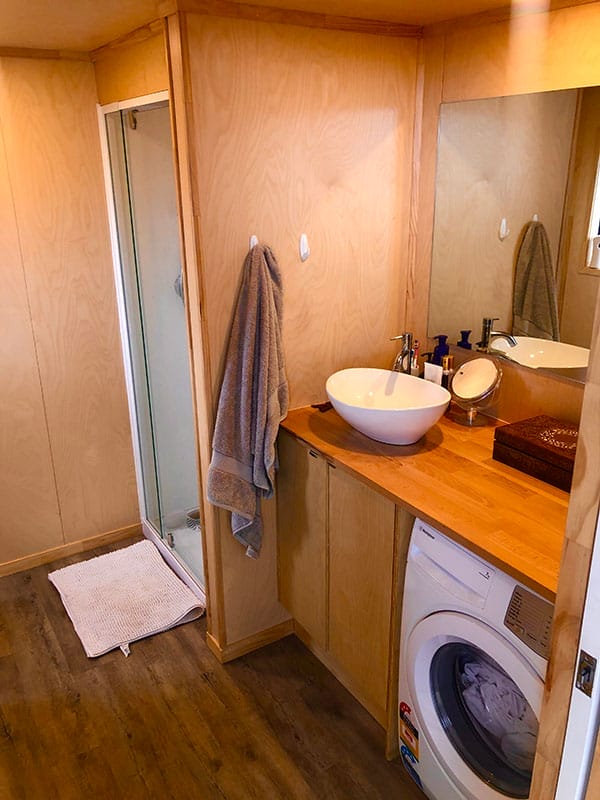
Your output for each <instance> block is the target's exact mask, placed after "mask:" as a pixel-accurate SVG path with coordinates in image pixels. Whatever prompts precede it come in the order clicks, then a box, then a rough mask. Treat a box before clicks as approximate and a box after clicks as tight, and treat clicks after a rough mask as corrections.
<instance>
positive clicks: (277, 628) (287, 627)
mask: <svg viewBox="0 0 600 800" xmlns="http://www.w3.org/2000/svg"><path fill="white" fill-rule="evenodd" d="M293 632H294V623H293V621H292V620H291V619H288V620H286V621H285V622H280V623H279V625H274V626H273V627H272V628H267V630H265V631H260V633H255V634H253V635H252V636H247V637H246V638H245V639H240V641H239V642H234V643H233V644H229V645H226V646H225V647H221V645H220V644H219V643H218V642H217V640H216V639H215V638H214V637H213V636H212V635H211V634H210V633H207V634H206V644H207V645H208V648H209V650H210V651H211V653H212V654H213V655H214V656H216V657H217V658H218V660H219V661H220V662H221V664H226V663H227V662H228V661H233V660H234V659H235V658H239V657H240V656H245V655H246V654H247V653H251V652H252V651H253V650H258V649H259V647H264V646H265V645H267V644H272V643H273V642H278V641H279V639H284V638H285V637H286V636H289V635H290V634H291V633H293Z"/></svg>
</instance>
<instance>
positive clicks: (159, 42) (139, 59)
mask: <svg viewBox="0 0 600 800" xmlns="http://www.w3.org/2000/svg"><path fill="white" fill-rule="evenodd" d="M93 60H94V73H95V76H96V87H97V91H98V102H99V103H100V105H105V104H107V103H115V102H117V101H119V100H128V99H130V98H132V97H141V96H142V95H145V94H152V93H153V92H161V91H163V90H165V89H168V88H169V75H168V70H167V59H166V55H165V42H164V36H163V33H162V31H160V30H159V31H158V32H157V33H155V34H154V35H152V36H149V37H148V38H147V39H143V40H142V41H132V42H130V43H121V44H119V46H118V47H105V48H102V50H100V51H97V53H95V54H94V56H93Z"/></svg>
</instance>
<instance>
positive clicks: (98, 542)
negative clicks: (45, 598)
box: [0, 523, 142, 577]
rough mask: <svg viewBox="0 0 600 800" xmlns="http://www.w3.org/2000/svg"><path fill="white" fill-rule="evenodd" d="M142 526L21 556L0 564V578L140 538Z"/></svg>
mask: <svg viewBox="0 0 600 800" xmlns="http://www.w3.org/2000/svg"><path fill="white" fill-rule="evenodd" d="M141 535H142V526H141V525H140V523H136V524H135V525H127V526H126V527H125V528H117V529H116V530H114V531H107V532H106V533H99V534H98V535H97V536H91V537H90V538H89V539H81V540H80V541H78V542H69V543H68V544H61V545H60V546H59V547H52V548H51V549H50V550H43V551H42V552H41V553H33V554H32V555H30V556H23V557H22V558H16V559H14V561H6V562H5V563H4V564H0V577H2V576H4V575H14V573H15V572H23V571H24V570H26V569H33V568H34V567H39V566H41V565H42V564H49V563H50V562H52V561H57V560H58V559H59V558H65V557H66V556H72V555H75V554H76V553H85V552H86V551H87V550H95V549H96V547H104V545H107V544H112V543H113V542H119V541H120V540H121V539H127V538H128V537H129V536H141Z"/></svg>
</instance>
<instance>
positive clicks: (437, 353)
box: [431, 334, 450, 367]
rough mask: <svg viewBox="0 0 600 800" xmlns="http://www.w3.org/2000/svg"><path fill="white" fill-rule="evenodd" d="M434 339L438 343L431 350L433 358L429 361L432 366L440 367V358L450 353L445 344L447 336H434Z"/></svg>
mask: <svg viewBox="0 0 600 800" xmlns="http://www.w3.org/2000/svg"><path fill="white" fill-rule="evenodd" d="M433 338H434V339H437V340H438V343H437V344H436V346H435V347H434V348H433V358H432V359H431V361H432V362H433V363H434V364H438V366H440V367H441V366H442V358H443V357H444V356H447V355H448V353H449V352H450V347H449V346H448V345H447V344H446V339H447V338H448V337H447V336H444V335H442V334H440V335H439V336H434V337H433Z"/></svg>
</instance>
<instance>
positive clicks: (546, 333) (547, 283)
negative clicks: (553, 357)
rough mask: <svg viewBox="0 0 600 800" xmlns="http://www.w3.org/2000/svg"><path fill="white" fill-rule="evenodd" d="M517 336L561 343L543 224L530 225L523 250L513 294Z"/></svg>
mask: <svg viewBox="0 0 600 800" xmlns="http://www.w3.org/2000/svg"><path fill="white" fill-rule="evenodd" d="M512 332H513V335H515V336H534V337H537V338H539V339H554V341H555V342H558V341H560V332H559V328H558V307H557V303H556V283H555V280H554V270H553V269H552V256H551V255H550V243H549V242H548V236H547V235H546V231H545V229H544V226H543V225H542V223H541V222H530V223H528V225H527V226H526V228H525V235H524V236H523V241H522V242H521V247H520V248H519V255H518V256H517V266H516V271H515V285H514V292H513V329H512Z"/></svg>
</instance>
